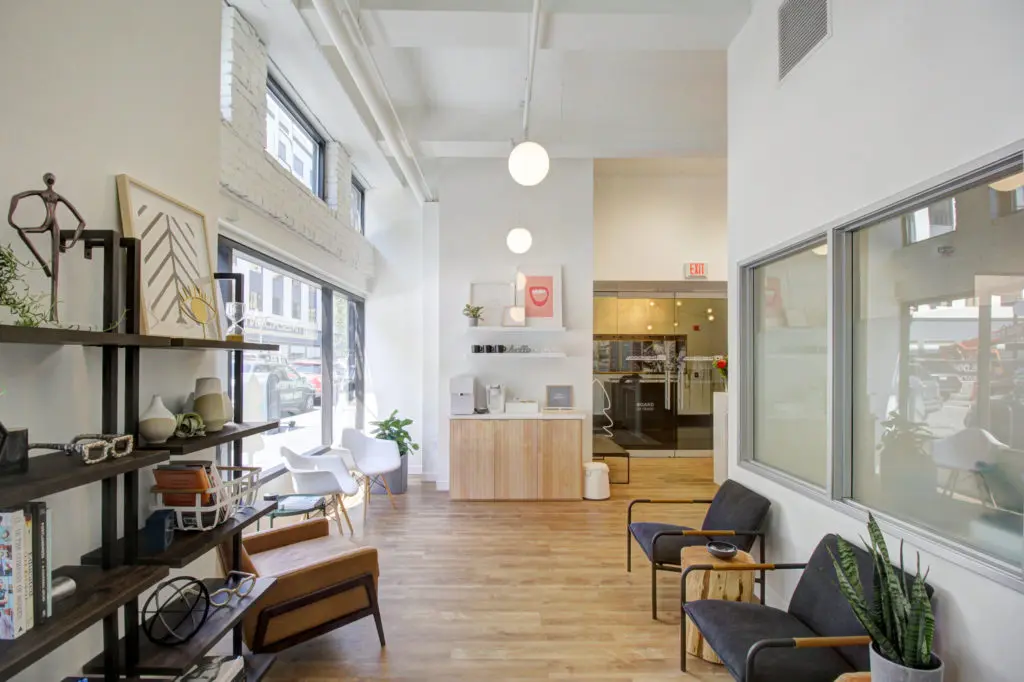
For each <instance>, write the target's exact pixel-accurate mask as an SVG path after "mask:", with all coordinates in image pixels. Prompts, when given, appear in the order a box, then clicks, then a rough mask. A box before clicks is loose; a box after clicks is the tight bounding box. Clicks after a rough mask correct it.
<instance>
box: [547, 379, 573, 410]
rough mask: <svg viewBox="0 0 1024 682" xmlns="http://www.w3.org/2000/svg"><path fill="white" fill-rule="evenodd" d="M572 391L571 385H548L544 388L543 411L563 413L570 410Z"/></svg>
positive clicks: (571, 406)
mask: <svg viewBox="0 0 1024 682" xmlns="http://www.w3.org/2000/svg"><path fill="white" fill-rule="evenodd" d="M573 407H574V405H573V390H572V385H571V384H557V385H548V386H545V387H544V410H545V411H547V412H565V411H569V410H572V409H573Z"/></svg>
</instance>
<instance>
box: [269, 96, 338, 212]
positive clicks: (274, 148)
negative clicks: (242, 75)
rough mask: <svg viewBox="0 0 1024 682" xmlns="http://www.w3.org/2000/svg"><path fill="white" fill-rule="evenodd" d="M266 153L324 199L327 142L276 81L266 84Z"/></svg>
mask: <svg viewBox="0 0 1024 682" xmlns="http://www.w3.org/2000/svg"><path fill="white" fill-rule="evenodd" d="M267 151H268V152H270V154H271V155H272V156H273V157H274V158H275V159H277V161H278V163H280V164H281V165H282V166H284V167H285V168H287V169H288V170H289V171H291V174H292V175H294V176H295V177H296V178H298V179H299V180H300V181H301V182H302V184H304V185H305V186H306V187H308V188H309V191H311V192H312V193H313V194H315V195H317V196H318V197H323V156H324V141H323V139H322V138H321V137H320V135H319V134H318V133H317V132H316V129H315V128H313V126H312V125H311V124H310V123H309V121H307V120H306V119H305V118H304V117H303V116H302V114H301V113H300V112H299V109H298V107H296V106H295V104H294V103H292V102H291V101H290V100H289V99H288V97H287V96H286V95H285V94H284V91H283V90H282V89H281V88H280V86H278V85H277V83H275V82H274V81H273V80H269V81H267Z"/></svg>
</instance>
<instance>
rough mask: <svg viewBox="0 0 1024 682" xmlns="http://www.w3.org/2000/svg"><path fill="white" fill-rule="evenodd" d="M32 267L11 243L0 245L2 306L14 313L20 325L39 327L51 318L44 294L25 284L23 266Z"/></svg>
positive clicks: (0, 293)
mask: <svg viewBox="0 0 1024 682" xmlns="http://www.w3.org/2000/svg"><path fill="white" fill-rule="evenodd" d="M28 267H31V266H29V265H28V264H27V263H23V262H21V261H20V260H18V257H17V256H15V255H14V249H12V248H11V246H10V245H9V244H6V245H3V246H0V307H2V308H7V309H8V310H10V311H11V313H12V314H13V315H14V324H15V325H17V326H19V327H38V326H39V325H41V324H43V323H44V322H46V321H47V320H48V319H49V313H50V311H49V309H48V308H47V307H46V306H45V305H44V304H43V299H44V298H45V297H44V296H43V295H42V294H33V293H31V291H30V290H29V288H28V285H27V284H25V282H24V279H23V277H22V275H21V273H20V269H21V268H28Z"/></svg>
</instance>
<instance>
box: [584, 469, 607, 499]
mask: <svg viewBox="0 0 1024 682" xmlns="http://www.w3.org/2000/svg"><path fill="white" fill-rule="evenodd" d="M611 494H612V493H611V487H610V486H609V485H608V465H607V464H605V463H604V462H587V463H586V464H584V465H583V499H585V500H607V499H608V498H609V497H611Z"/></svg>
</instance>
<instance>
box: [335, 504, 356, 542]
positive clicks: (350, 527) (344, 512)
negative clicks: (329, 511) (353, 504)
mask: <svg viewBox="0 0 1024 682" xmlns="http://www.w3.org/2000/svg"><path fill="white" fill-rule="evenodd" d="M334 497H335V498H336V502H337V504H338V507H339V508H340V509H341V513H342V514H344V515H345V522H346V523H348V530H349V532H350V533H352V536H353V537H354V536H355V534H356V530H355V528H353V527H352V519H350V518H349V517H348V510H347V509H345V499H344V498H343V497H342V496H341V495H335V496H334Z"/></svg>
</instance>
